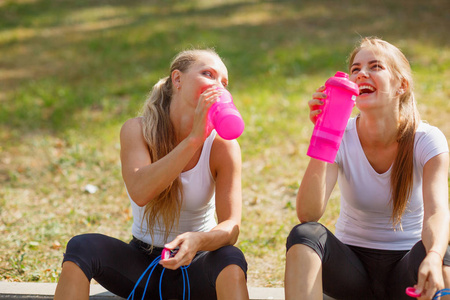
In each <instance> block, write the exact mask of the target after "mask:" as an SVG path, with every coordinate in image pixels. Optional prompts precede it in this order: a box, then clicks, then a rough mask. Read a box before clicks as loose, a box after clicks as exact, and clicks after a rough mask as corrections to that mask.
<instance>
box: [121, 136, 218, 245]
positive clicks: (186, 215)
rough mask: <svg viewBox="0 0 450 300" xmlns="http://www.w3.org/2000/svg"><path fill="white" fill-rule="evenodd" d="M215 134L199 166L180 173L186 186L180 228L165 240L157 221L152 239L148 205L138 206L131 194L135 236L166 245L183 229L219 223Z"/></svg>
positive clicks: (204, 228) (207, 227) (202, 228)
mask: <svg viewBox="0 0 450 300" xmlns="http://www.w3.org/2000/svg"><path fill="white" fill-rule="evenodd" d="M215 137H216V131H215V130H213V131H212V132H211V134H210V135H209V136H208V137H207V138H206V140H205V142H204V144H203V148H202V153H201V154H200V159H199V160H198V162H197V164H196V165H195V167H194V168H192V169H190V170H188V171H186V172H182V173H181V174H180V178H181V184H182V189H183V204H182V207H181V213H180V223H179V226H178V228H174V229H173V231H172V232H170V234H169V237H168V240H167V241H165V240H164V233H165V230H164V228H160V227H158V226H157V225H156V226H155V228H154V237H153V238H154V240H153V241H152V239H151V237H150V234H149V233H148V230H147V228H148V227H147V221H146V220H143V215H144V210H145V206H144V207H140V206H138V205H137V204H136V203H135V202H134V201H133V200H132V199H131V197H130V195H129V194H128V197H129V198H130V202H131V208H132V212H133V219H134V220H133V225H132V228H131V233H132V234H133V236H135V237H136V238H138V239H139V240H141V241H143V242H145V243H147V244H153V246H155V247H164V244H166V243H168V242H170V241H172V240H174V239H175V237H177V236H178V235H180V234H181V233H184V232H195V231H197V232H200V231H201V232H206V231H210V230H211V229H212V228H213V227H215V226H216V225H217V221H216V218H215V211H216V205H215V181H214V178H213V176H212V174H211V168H210V166H209V157H210V153H211V147H212V144H213V142H214V138H215ZM127 193H128V192H127Z"/></svg>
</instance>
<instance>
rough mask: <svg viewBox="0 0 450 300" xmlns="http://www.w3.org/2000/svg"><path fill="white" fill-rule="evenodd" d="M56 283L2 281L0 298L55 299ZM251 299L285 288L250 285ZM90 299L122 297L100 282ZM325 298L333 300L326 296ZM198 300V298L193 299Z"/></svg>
mask: <svg viewBox="0 0 450 300" xmlns="http://www.w3.org/2000/svg"><path fill="white" fill-rule="evenodd" d="M55 288H56V283H35V282H6V281H0V299H2V300H4V299H17V300H18V299H20V300H38V299H46V300H47V299H53V294H54V292H55ZM249 294H250V299H251V300H263V299H273V300H284V290H283V288H260V287H249ZM90 299H92V300H119V299H122V298H120V297H118V296H115V295H113V294H112V293H110V292H108V291H106V290H105V289H104V288H103V287H101V286H100V285H98V284H92V285H91V294H90ZM323 299H324V300H332V299H331V298H329V297H327V296H324V298H323ZM193 300H197V299H193Z"/></svg>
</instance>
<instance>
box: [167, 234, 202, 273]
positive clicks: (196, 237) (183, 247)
mask: <svg viewBox="0 0 450 300" xmlns="http://www.w3.org/2000/svg"><path fill="white" fill-rule="evenodd" d="M201 235H202V233H201V232H185V233H183V234H180V235H179V236H177V237H176V238H175V239H174V240H173V241H172V242H170V243H168V244H166V245H165V248H167V249H169V250H174V249H175V248H179V249H178V252H177V253H176V254H175V255H174V256H173V257H170V258H167V259H162V260H161V261H160V264H161V265H162V266H163V267H164V268H167V269H171V270H176V269H178V268H179V267H181V266H188V265H189V264H190V263H191V262H192V260H193V259H194V257H195V254H197V251H198V250H199V245H201V240H202V237H201Z"/></svg>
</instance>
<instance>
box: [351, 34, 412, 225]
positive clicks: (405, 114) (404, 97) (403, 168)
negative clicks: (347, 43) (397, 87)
mask: <svg viewBox="0 0 450 300" xmlns="http://www.w3.org/2000/svg"><path fill="white" fill-rule="evenodd" d="M363 48H366V49H367V48H371V49H374V50H375V51H377V53H379V54H381V55H383V57H384V59H385V61H386V64H387V68H388V69H389V71H390V72H391V74H392V75H393V76H394V78H395V79H397V80H398V81H399V82H402V83H404V92H403V94H401V95H400V96H399V104H398V105H399V113H400V118H399V125H398V131H397V142H398V150H397V156H396V158H395V161H394V165H393V167H392V173H391V184H390V188H391V203H392V217H391V220H392V223H393V226H394V227H396V226H397V225H399V226H400V228H401V219H402V215H403V213H404V211H405V209H406V206H407V204H408V201H409V198H410V197H411V193H412V188H413V179H414V178H413V168H414V135H415V132H416V129H417V126H418V125H419V122H420V115H419V111H418V110H417V106H416V101H415V98H414V92H413V79H412V71H411V66H410V64H409V61H408V59H407V58H406V57H405V55H404V54H403V53H402V52H401V51H400V50H399V49H398V48H397V47H395V46H394V45H392V44H390V43H388V42H386V41H383V40H381V39H378V38H375V37H368V38H363V39H362V40H361V41H360V43H359V45H358V46H357V47H356V48H355V49H354V50H353V52H352V53H351V55H350V58H349V69H350V68H351V65H352V64H353V60H354V59H355V56H356V54H357V53H358V52H359V51H360V50H361V49H363Z"/></svg>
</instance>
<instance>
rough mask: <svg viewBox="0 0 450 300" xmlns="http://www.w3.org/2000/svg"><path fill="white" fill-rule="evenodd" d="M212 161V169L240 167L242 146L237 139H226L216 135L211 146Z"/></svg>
mask: <svg viewBox="0 0 450 300" xmlns="http://www.w3.org/2000/svg"><path fill="white" fill-rule="evenodd" d="M210 163H211V167H212V169H215V170H217V169H219V168H221V167H233V166H234V167H240V165H241V147H240V146H239V143H238V141H237V140H224V139H222V138H221V137H220V136H218V135H217V136H216V138H215V139H214V143H213V145H212V148H211V157H210Z"/></svg>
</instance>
